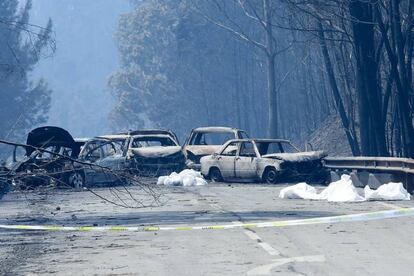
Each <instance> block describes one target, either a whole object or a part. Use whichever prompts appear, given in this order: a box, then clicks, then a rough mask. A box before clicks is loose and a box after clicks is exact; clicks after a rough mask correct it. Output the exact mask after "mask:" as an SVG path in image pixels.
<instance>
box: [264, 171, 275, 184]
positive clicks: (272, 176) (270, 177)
mask: <svg viewBox="0 0 414 276" xmlns="http://www.w3.org/2000/svg"><path fill="white" fill-rule="evenodd" d="M276 178H277V173H276V171H275V170H269V171H268V172H267V173H266V182H267V183H275V182H276Z"/></svg>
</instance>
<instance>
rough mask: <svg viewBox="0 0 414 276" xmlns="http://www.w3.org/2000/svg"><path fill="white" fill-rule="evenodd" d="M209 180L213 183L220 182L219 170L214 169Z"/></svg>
mask: <svg viewBox="0 0 414 276" xmlns="http://www.w3.org/2000/svg"><path fill="white" fill-rule="evenodd" d="M211 180H212V181H213V182H219V181H220V180H221V174H220V171H219V170H217V169H215V170H213V171H212V172H211Z"/></svg>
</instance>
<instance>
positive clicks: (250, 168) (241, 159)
mask: <svg viewBox="0 0 414 276" xmlns="http://www.w3.org/2000/svg"><path fill="white" fill-rule="evenodd" d="M235 161H236V162H235V174H236V175H235V177H236V178H242V179H255V178H256V177H257V155H256V151H255V148H254V144H253V143H252V142H242V143H241V145H240V150H239V154H238V155H237V156H236V158H235Z"/></svg>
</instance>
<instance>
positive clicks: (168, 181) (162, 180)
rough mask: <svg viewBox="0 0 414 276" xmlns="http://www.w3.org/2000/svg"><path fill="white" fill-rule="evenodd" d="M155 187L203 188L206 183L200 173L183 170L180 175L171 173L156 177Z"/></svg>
mask: <svg viewBox="0 0 414 276" xmlns="http://www.w3.org/2000/svg"><path fill="white" fill-rule="evenodd" d="M157 185H165V186H184V187H188V186H203V185H207V181H206V180H205V179H204V178H203V176H202V175H201V173H200V172H198V171H195V170H192V169H185V170H183V171H181V172H180V173H176V172H173V173H171V174H170V175H168V176H160V177H158V181H157Z"/></svg>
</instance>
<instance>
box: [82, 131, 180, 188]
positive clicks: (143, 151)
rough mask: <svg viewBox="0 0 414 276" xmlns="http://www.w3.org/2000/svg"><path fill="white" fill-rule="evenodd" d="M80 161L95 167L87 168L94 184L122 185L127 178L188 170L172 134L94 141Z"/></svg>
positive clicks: (107, 137) (131, 134)
mask: <svg viewBox="0 0 414 276" xmlns="http://www.w3.org/2000/svg"><path fill="white" fill-rule="evenodd" d="M80 160H82V161H85V162H89V163H91V164H92V165H91V166H85V178H86V182H87V183H90V184H101V183H114V182H119V181H123V180H125V176H126V175H140V176H157V175H162V174H169V173H171V172H173V171H181V170H182V169H183V168H184V166H185V156H184V154H183V152H182V149H181V146H180V145H179V144H178V141H177V139H176V136H175V134H174V133H172V132H171V131H168V130H139V131H131V132H128V133H120V134H113V135H104V136H100V137H96V138H93V139H90V140H89V141H88V142H86V143H85V145H84V146H83V148H82V151H81V153H80ZM94 165H95V166H94ZM100 168H105V169H100Z"/></svg>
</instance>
